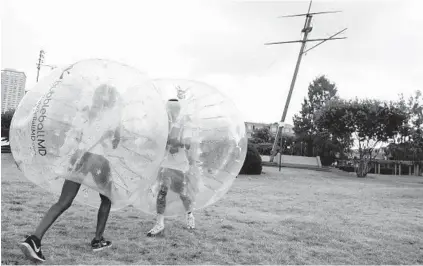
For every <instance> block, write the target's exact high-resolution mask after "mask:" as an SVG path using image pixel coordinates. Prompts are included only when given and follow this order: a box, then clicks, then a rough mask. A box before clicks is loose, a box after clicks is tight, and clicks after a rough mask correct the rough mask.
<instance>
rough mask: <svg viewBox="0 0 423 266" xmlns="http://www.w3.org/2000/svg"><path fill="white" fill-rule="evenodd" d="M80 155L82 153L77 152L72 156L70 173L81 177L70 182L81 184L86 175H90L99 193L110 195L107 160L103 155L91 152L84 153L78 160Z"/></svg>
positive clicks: (108, 164)
mask: <svg viewBox="0 0 423 266" xmlns="http://www.w3.org/2000/svg"><path fill="white" fill-rule="evenodd" d="M81 153H82V151H80V150H79V151H77V152H76V153H75V154H74V155H73V156H72V158H71V165H72V166H73V167H74V168H73V170H72V173H77V174H82V176H83V177H80V175H79V177H77V178H73V179H75V180H72V181H75V182H78V183H81V184H82V183H83V181H84V179H85V177H86V175H87V174H88V173H91V175H92V177H93V180H94V182H95V184H96V185H97V187H98V188H99V189H100V193H101V194H105V195H110V193H111V187H112V180H111V168H110V163H109V160H107V159H106V158H105V157H104V156H103V155H98V154H94V153H91V152H85V153H84V154H83V155H82V157H81V158H80V159H79V160H78V158H79V156H80V155H81ZM75 164H76V165H75ZM102 192H103V193H102Z"/></svg>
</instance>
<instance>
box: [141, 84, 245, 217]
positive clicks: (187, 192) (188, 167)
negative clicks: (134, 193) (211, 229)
mask: <svg viewBox="0 0 423 266" xmlns="http://www.w3.org/2000/svg"><path fill="white" fill-rule="evenodd" d="M153 83H154V86H155V87H156V88H157V89H158V90H159V91H160V92H161V95H162V97H163V102H164V103H165V104H166V110H167V112H168V116H169V130H168V131H169V136H168V141H167V146H166V154H165V156H164V159H163V161H162V164H161V167H160V169H159V172H158V174H157V179H156V180H155V181H154V182H152V184H151V185H150V186H148V187H145V188H143V189H142V190H143V191H142V192H141V194H140V196H141V197H140V199H139V200H137V201H136V202H135V204H134V207H136V208H138V209H140V210H142V211H143V212H146V213H149V214H156V213H157V211H160V214H163V215H164V216H178V215H182V214H183V213H185V212H186V211H193V210H199V209H202V208H204V207H206V206H209V205H211V204H213V203H215V202H216V201H218V200H219V199H220V198H222V197H223V196H224V195H225V193H226V192H227V191H228V190H229V189H230V187H231V185H232V183H233V182H234V180H235V178H236V177H237V175H238V174H239V171H240V169H241V167H242V165H243V163H244V160H245V156H246V152H247V136H246V132H245V124H244V120H243V118H242V117H241V114H240V112H239V111H238V110H237V108H236V107H235V105H234V103H233V102H232V101H231V100H230V99H229V98H227V97H226V96H225V95H223V94H222V93H221V92H220V91H218V90H217V89H215V88H213V87H211V86H209V85H207V84H204V83H200V82H196V81H189V80H171V79H158V80H153Z"/></svg>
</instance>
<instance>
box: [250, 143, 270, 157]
mask: <svg viewBox="0 0 423 266" xmlns="http://www.w3.org/2000/svg"><path fill="white" fill-rule="evenodd" d="M254 146H255V148H256V149H257V151H258V153H259V154H261V155H270V153H271V152H272V147H273V143H258V144H255V145H254Z"/></svg>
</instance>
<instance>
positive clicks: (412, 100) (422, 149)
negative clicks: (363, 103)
mask: <svg viewBox="0 0 423 266" xmlns="http://www.w3.org/2000/svg"><path fill="white" fill-rule="evenodd" d="M395 104H396V106H397V107H398V108H400V109H401V110H403V111H404V112H406V113H407V115H408V117H407V119H406V120H405V121H404V123H403V125H402V126H401V129H400V130H399V132H398V133H397V134H396V136H395V137H394V138H393V143H391V144H389V146H388V153H389V155H390V157H391V159H394V160H408V161H415V162H420V163H421V162H422V161H423V97H422V92H421V91H416V92H415V93H414V95H413V96H410V97H409V98H408V100H405V99H404V95H403V94H400V98H399V100H398V102H396V103H395Z"/></svg>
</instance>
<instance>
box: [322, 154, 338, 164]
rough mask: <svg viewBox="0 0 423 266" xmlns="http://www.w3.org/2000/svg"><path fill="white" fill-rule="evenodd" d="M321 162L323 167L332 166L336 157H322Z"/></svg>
mask: <svg viewBox="0 0 423 266" xmlns="http://www.w3.org/2000/svg"><path fill="white" fill-rule="evenodd" d="M320 162H321V163H322V165H323V166H331V165H332V164H333V163H334V162H335V157H334V156H320Z"/></svg>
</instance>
